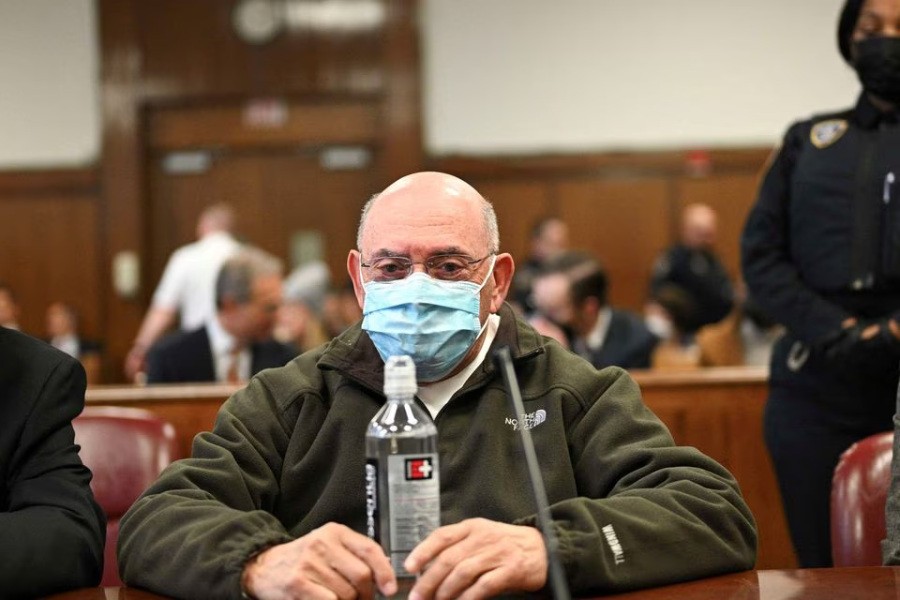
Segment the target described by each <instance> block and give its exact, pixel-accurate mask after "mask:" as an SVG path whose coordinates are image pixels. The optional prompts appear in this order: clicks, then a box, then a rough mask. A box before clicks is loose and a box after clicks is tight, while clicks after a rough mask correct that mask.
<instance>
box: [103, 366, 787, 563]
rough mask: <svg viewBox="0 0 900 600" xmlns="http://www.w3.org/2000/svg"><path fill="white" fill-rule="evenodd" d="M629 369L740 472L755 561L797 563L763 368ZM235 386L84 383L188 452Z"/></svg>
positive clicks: (673, 420) (681, 426)
mask: <svg viewBox="0 0 900 600" xmlns="http://www.w3.org/2000/svg"><path fill="white" fill-rule="evenodd" d="M633 374H634V377H635V379H636V380H637V381H638V383H639V384H640V386H641V389H642V391H643V394H644V400H645V402H646V404H647V406H649V407H650V409H651V410H653V411H654V412H655V413H656V414H657V415H658V416H659V418H660V419H662V421H663V422H664V423H665V424H666V426H667V427H668V428H669V430H670V431H671V432H672V437H674V438H675V441H676V442H677V443H678V444H682V445H688V446H695V447H697V448H699V449H700V450H701V451H703V452H704V453H706V454H707V455H709V456H711V457H712V458H714V459H716V460H717V461H719V462H720V463H722V464H723V465H724V466H725V467H726V468H728V470H729V471H731V473H733V474H734V476H735V478H737V480H738V482H739V483H740V485H741V489H742V491H743V493H744V496H745V498H746V499H747V503H748V504H749V505H750V508H751V510H752V511H753V514H754V515H755V517H756V521H757V525H758V527H759V535H760V546H759V559H758V561H757V568H760V569H775V568H792V567H795V566H796V559H795V557H794V553H793V550H792V549H791V543H790V539H789V537H788V533H787V526H786V524H785V520H784V513H783V511H782V508H781V496H780V494H779V492H778V487H777V485H776V482H775V477H774V474H773V471H772V465H771V462H770V460H769V456H768V454H767V453H766V450H765V445H764V443H763V431H762V415H763V408H764V406H765V399H766V393H767V383H766V370H765V369H750V368H721V369H704V370H700V371H692V372H685V373H659V372H651V371H635V372H634V373H633ZM237 389H239V388H238V387H237V386H234V385H224V384H191V385H159V386H147V387H135V386H98V387H92V388H90V389H88V393H87V403H88V404H89V405H99V406H105V405H113V406H137V407H141V408H145V409H148V410H151V411H153V412H154V413H156V414H158V415H159V416H161V417H163V418H165V419H167V420H168V421H170V422H171V423H172V424H173V425H174V426H175V428H176V430H177V431H178V435H179V441H180V444H181V450H182V452H183V453H184V455H185V456H188V455H190V446H191V440H192V439H193V437H194V436H195V435H196V434H197V433H199V432H200V431H206V430H209V429H211V428H212V426H213V423H214V422H215V416H216V413H217V412H218V410H219V407H220V406H221V404H222V402H224V400H225V399H226V398H228V396H230V395H231V394H232V393H234V392H235V391H236V390H237Z"/></svg>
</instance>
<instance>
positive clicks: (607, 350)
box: [532, 252, 659, 369]
mask: <svg viewBox="0 0 900 600" xmlns="http://www.w3.org/2000/svg"><path fill="white" fill-rule="evenodd" d="M608 287H609V285H608V281H607V278H606V273H605V272H604V270H603V267H602V266H601V265H600V263H599V262H598V261H597V260H596V259H594V258H593V257H591V256H589V255H586V254H583V253H579V252H567V253H565V254H562V255H560V256H559V257H557V258H556V259H554V260H552V261H550V262H549V263H548V264H547V265H546V266H545V268H544V270H543V271H542V272H541V273H540V274H539V275H538V276H537V277H536V278H535V280H534V284H533V288H532V295H533V302H534V305H535V307H536V308H537V310H538V312H539V314H540V317H538V318H537V319H536V320H535V322H536V323H537V324H538V325H540V323H541V317H543V318H544V319H546V320H548V321H549V322H550V323H551V324H553V325H555V326H556V327H557V328H559V329H560V330H561V331H562V333H563V334H564V336H565V338H566V340H567V341H568V344H569V347H570V348H571V349H572V351H574V352H575V353H577V354H578V355H580V356H582V357H583V358H585V359H587V360H588V361H590V362H591V364H593V365H594V366H595V367H597V368H602V367H608V366H610V365H615V366H618V367H622V368H624V369H644V368H647V367H649V366H650V356H651V355H652V353H653V349H654V347H656V344H657V342H658V341H659V339H658V338H657V337H656V336H654V335H653V334H652V333H650V330H649V329H647V326H646V325H644V322H643V321H642V320H641V318H640V317H639V316H638V315H635V314H633V313H631V312H629V311H627V310H621V309H615V308H612V307H611V306H609V304H608V302H607V289H608ZM542 333H545V334H548V333H550V332H549V331H544V332H542ZM552 337H556V336H552Z"/></svg>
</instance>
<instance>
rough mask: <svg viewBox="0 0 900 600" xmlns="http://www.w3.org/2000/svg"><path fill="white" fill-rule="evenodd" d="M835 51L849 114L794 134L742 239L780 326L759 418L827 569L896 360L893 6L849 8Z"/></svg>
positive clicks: (899, 284) (873, 3) (897, 64)
mask: <svg viewBox="0 0 900 600" xmlns="http://www.w3.org/2000/svg"><path fill="white" fill-rule="evenodd" d="M838 46H839V49H840V52H841V54H842V56H843V57H844V60H846V61H847V62H848V64H849V65H850V66H851V67H853V68H854V69H855V70H856V72H857V74H858V76H859V80H860V82H861V83H862V88H863V89H862V93H861V94H860V96H859V99H858V101H857V103H856V106H855V107H853V108H852V109H849V110H845V111H841V112H836V113H830V114H825V115H821V116H816V117H814V118H812V119H808V120H805V121H800V122H798V123H795V124H794V125H792V126H791V127H790V129H788V131H787V134H786V135H785V138H784V143H783V145H782V147H781V148H780V149H779V150H778V152H777V153H776V155H775V156H774V158H773V160H772V161H771V163H770V165H769V167H768V171H767V173H766V175H765V177H764V179H763V181H762V185H761V187H760V190H759V196H758V199H757V202H756V205H755V206H754V208H753V210H752V211H751V213H750V215H749V217H748V220H747V223H746V226H745V229H744V233H743V238H742V242H741V244H742V267H743V273H744V279H745V281H746V283H747V285H748V287H749V290H750V293H751V294H752V295H753V297H754V298H755V299H756V301H757V302H758V303H759V306H760V308H761V309H762V310H763V311H764V312H765V313H766V314H768V315H769V316H771V317H772V318H773V319H774V320H775V321H777V322H778V323H780V324H782V325H784V327H785V328H786V333H785V335H784V336H782V338H781V339H780V340H779V341H778V342H777V343H776V346H775V348H774V351H773V354H772V359H771V368H770V382H769V390H770V391H769V398H768V403H767V406H766V412H765V435H766V444H767V446H768V448H769V452H770V453H771V455H772V459H773V463H774V466H775V470H776V474H777V476H778V480H779V484H780V486H781V492H782V499H783V501H784V506H785V513H786V515H787V518H788V525H789V527H790V531H791V537H792V540H793V542H794V547H795V549H796V551H797V556H798V559H799V563H800V565H801V566H802V567H825V566H829V565H831V544H830V528H829V496H830V493H829V492H830V486H831V477H832V473H833V471H834V467H835V465H836V464H837V461H838V458H839V456H840V454H841V452H843V451H844V450H845V449H847V448H848V447H849V446H850V445H851V444H853V443H854V442H856V441H858V440H860V439H862V438H864V437H866V436H868V435H870V434H873V433H876V432H880V431H885V430H889V429H890V428H891V424H892V420H891V417H892V415H893V414H894V398H895V394H896V391H897V380H898V363H900V325H898V321H900V206H898V201H900V188H898V184H900V182H898V181H896V178H897V177H898V176H900V125H898V122H897V116H898V115H897V108H898V106H900V0H849V1H848V2H846V4H845V5H844V8H843V11H842V13H841V16H840V21H839V25H838Z"/></svg>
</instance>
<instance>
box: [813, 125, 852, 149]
mask: <svg viewBox="0 0 900 600" xmlns="http://www.w3.org/2000/svg"><path fill="white" fill-rule="evenodd" d="M845 131H847V120H846V119H829V120H827V121H822V122H820V123H816V124H815V125H813V127H812V129H811V130H810V132H809V141H811V142H812V143H813V146H815V147H816V148H819V149H822V148H827V147H828V146H830V145H832V144H833V143H835V142H836V141H838V140H839V139H841V136H842V135H844V132H845Z"/></svg>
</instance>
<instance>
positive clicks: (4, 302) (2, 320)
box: [0, 290, 19, 325]
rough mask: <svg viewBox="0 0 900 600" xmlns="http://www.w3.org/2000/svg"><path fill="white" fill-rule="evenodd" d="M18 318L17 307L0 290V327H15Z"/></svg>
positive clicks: (3, 291)
mask: <svg viewBox="0 0 900 600" xmlns="http://www.w3.org/2000/svg"><path fill="white" fill-rule="evenodd" d="M18 318H19V307H18V306H17V305H16V303H15V302H13V299H12V296H10V295H9V293H8V292H7V291H6V290H0V325H15V324H16V321H17V320H18Z"/></svg>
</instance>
